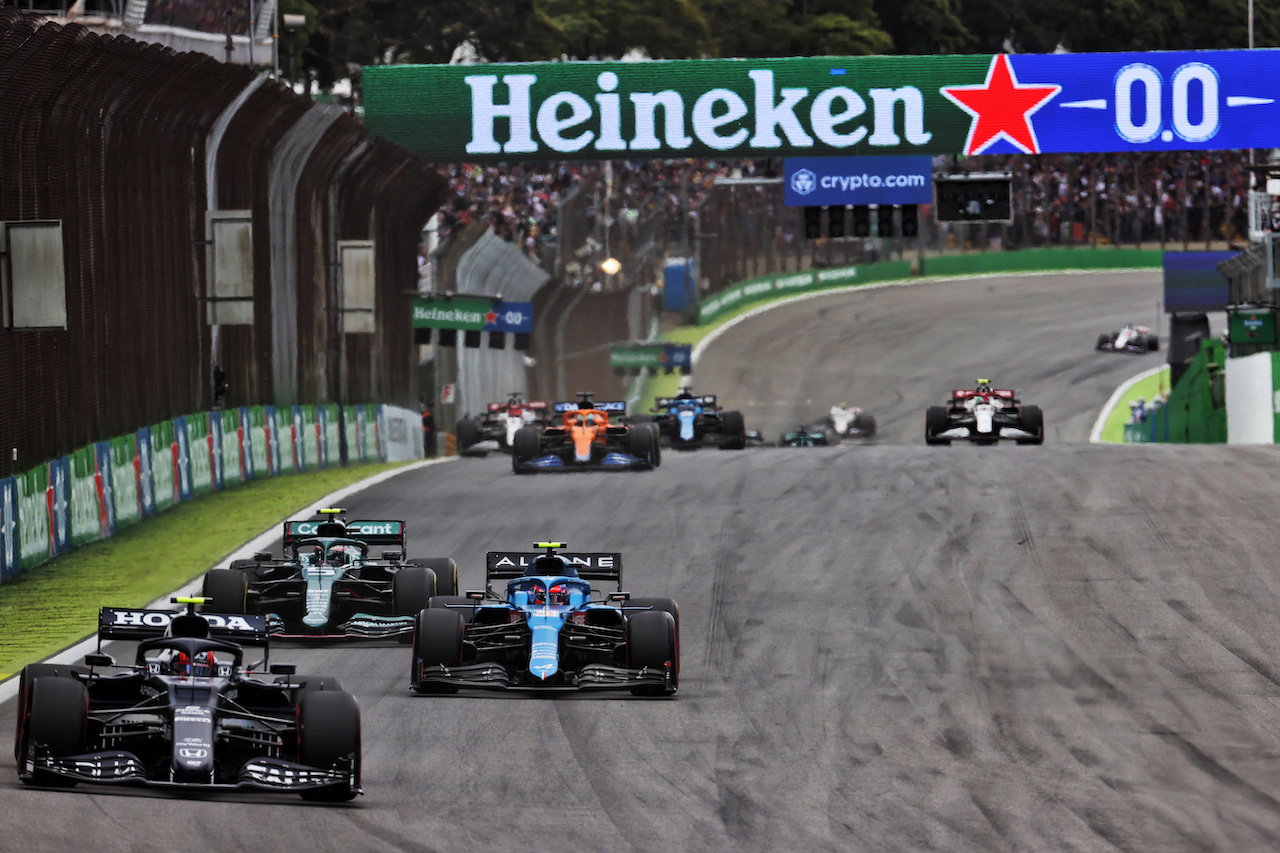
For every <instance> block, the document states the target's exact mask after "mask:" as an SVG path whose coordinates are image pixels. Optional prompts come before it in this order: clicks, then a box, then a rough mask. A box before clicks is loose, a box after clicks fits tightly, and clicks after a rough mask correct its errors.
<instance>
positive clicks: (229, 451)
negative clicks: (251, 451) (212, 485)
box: [209, 409, 245, 488]
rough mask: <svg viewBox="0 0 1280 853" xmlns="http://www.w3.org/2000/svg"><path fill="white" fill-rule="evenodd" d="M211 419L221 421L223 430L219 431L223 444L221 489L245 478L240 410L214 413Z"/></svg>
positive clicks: (221, 446) (221, 448)
mask: <svg viewBox="0 0 1280 853" xmlns="http://www.w3.org/2000/svg"><path fill="white" fill-rule="evenodd" d="M209 417H210V419H212V420H216V421H220V422H221V428H220V429H219V431H218V437H219V439H220V441H221V442H222V443H221V445H220V448H219V449H220V450H221V453H220V454H219V455H220V456H221V457H222V483H221V486H220V487H221V488H225V487H227V486H229V485H233V484H235V483H239V482H243V481H244V479H245V477H244V452H243V450H242V448H243V447H244V445H243V443H242V440H241V437H240V410H239V409H224V410H223V411H221V412H214V413H213V414H211V415H210V416H209Z"/></svg>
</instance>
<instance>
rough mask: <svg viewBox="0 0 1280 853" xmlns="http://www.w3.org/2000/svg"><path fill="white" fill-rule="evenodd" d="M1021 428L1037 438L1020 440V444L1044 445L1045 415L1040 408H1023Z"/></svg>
mask: <svg viewBox="0 0 1280 853" xmlns="http://www.w3.org/2000/svg"><path fill="white" fill-rule="evenodd" d="M1021 426H1022V429H1024V430H1026V431H1027V432H1029V433H1031V434H1033V435H1034V436H1035V438H1020V439H1018V444H1044V414H1043V413H1041V411H1040V407H1039V406H1023V407H1022V424H1021Z"/></svg>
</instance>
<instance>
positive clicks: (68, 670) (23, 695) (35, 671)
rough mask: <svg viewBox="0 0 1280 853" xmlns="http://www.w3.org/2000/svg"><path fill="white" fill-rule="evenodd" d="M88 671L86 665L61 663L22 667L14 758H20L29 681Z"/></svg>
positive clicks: (28, 695) (28, 703)
mask: <svg viewBox="0 0 1280 853" xmlns="http://www.w3.org/2000/svg"><path fill="white" fill-rule="evenodd" d="M88 672H89V669H88V667H83V666H70V665H68V664H61V663H29V664H27V665H26V666H24V667H23V668H22V674H21V675H19V676H18V714H17V720H16V723H17V725H16V727H15V731H14V735H13V757H14V760H16V761H20V760H21V758H22V754H21V750H22V736H23V729H24V727H25V725H26V718H27V711H28V709H29V708H30V706H31V683H32V682H34V681H35V680H36V679H37V678H45V677H50V678H75V677H76V674H77V673H88Z"/></svg>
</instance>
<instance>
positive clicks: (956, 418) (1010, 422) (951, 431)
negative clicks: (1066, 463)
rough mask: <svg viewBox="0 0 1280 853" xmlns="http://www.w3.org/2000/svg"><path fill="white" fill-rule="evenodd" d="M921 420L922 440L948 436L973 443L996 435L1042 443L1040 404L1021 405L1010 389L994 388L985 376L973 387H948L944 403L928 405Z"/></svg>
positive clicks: (945, 441)
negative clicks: (947, 399)
mask: <svg viewBox="0 0 1280 853" xmlns="http://www.w3.org/2000/svg"><path fill="white" fill-rule="evenodd" d="M924 422H925V428H924V440H925V443H926V444H950V443H951V441H952V439H962V440H966V441H972V442H973V443H975V444H995V443H996V442H997V441H999V440H1000V439H1012V440H1014V441H1016V442H1017V443H1018V444H1043V443H1044V415H1043V414H1041V412H1040V407H1039V406H1026V405H1023V404H1022V403H1021V402H1020V401H1019V400H1018V399H1017V397H1016V396H1014V392H1013V391H1007V390H997V389H995V388H993V387H991V382H990V380H987V379H979V380H978V386H977V387H976V388H974V389H973V390H958V391H952V392H951V402H950V403H949V404H948V405H946V406H930V407H929V409H928V411H926V412H925V418H924Z"/></svg>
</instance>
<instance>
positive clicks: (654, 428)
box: [644, 421, 662, 468]
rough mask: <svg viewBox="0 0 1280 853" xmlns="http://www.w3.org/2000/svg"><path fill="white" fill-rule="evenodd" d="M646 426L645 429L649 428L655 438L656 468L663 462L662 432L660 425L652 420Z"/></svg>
mask: <svg viewBox="0 0 1280 853" xmlns="http://www.w3.org/2000/svg"><path fill="white" fill-rule="evenodd" d="M644 426H645V429H647V430H649V434H650V437H651V438H652V440H653V466H654V467H655V468H656V467H658V466H659V465H661V464H662V432H661V430H659V429H658V425H657V424H655V423H653V422H652V421H650V422H649V423H647V424H645V425H644Z"/></svg>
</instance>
